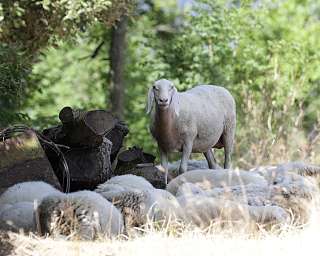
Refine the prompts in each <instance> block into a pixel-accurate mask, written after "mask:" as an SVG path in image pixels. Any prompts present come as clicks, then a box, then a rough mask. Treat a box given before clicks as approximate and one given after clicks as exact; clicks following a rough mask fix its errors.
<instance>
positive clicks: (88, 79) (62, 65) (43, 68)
mask: <svg viewBox="0 0 320 256" xmlns="http://www.w3.org/2000/svg"><path fill="white" fill-rule="evenodd" d="M95 47H96V45H95V44H93V43H90V41H89V40H88V39H87V40H86V39H79V40H78V41H77V47H74V43H70V42H69V43H68V42H67V43H60V44H59V47H58V48H48V49H47V50H46V51H45V52H44V53H43V54H42V55H41V57H40V58H39V62H38V63H37V64H35V65H34V66H33V70H32V76H31V82H32V83H33V85H32V86H37V87H38V88H39V90H38V91H37V92H35V93H34V94H33V95H32V97H30V98H29V99H28V101H27V104H26V105H27V107H26V108H25V110H26V111H27V113H28V115H29V116H30V117H31V118H32V119H33V120H37V126H40V127H43V126H47V125H48V124H50V123H55V122H58V119H57V115H58V113H59V111H60V110H61V109H62V108H63V107H64V106H72V107H75V108H86V109H92V108H105V105H106V103H105V102H106V98H107V97H108V92H107V89H106V88H105V86H104V85H105V81H106V72H107V71H108V68H107V65H106V64H107V62H106V61H104V60H103V58H102V57H103V55H99V56H98V57H97V58H94V59H92V58H91V57H90V55H91V54H92V52H93V51H94V48H95ZM35 103H36V106H35ZM46 117H51V122H50V123H47V120H48V119H47V118H46Z"/></svg>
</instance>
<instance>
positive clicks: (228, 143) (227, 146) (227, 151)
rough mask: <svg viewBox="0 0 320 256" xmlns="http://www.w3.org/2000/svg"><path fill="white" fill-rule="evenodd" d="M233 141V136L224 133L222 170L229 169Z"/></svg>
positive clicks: (229, 133)
mask: <svg viewBox="0 0 320 256" xmlns="http://www.w3.org/2000/svg"><path fill="white" fill-rule="evenodd" d="M233 139H234V136H233V133H232V132H231V131H229V132H226V133H225V134H224V135H223V138H222V140H223V146H224V169H229V168H230V162H231V154H232V148H233Z"/></svg>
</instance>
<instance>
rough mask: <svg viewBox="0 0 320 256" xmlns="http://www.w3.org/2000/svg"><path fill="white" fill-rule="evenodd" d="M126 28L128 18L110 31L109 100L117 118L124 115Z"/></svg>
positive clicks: (122, 19)
mask: <svg viewBox="0 0 320 256" xmlns="http://www.w3.org/2000/svg"><path fill="white" fill-rule="evenodd" d="M127 27H128V17H127V16H122V17H121V19H120V20H119V21H118V22H117V23H116V25H115V26H114V27H113V28H112V30H111V45H110V53H109V55H110V88H111V92H110V99H111V104H112V106H111V109H112V111H113V113H115V114H116V115H117V116H118V117H119V118H122V117H123V114H124V95H125V84H124V65H125V50H126V32H127Z"/></svg>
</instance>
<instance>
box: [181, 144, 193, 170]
mask: <svg viewBox="0 0 320 256" xmlns="http://www.w3.org/2000/svg"><path fill="white" fill-rule="evenodd" d="M191 152H192V142H191V143H190V142H185V143H184V145H183V148H182V157H181V163H180V168H179V175H180V174H182V173H184V172H186V171H187V169H188V160H189V158H190V155H191Z"/></svg>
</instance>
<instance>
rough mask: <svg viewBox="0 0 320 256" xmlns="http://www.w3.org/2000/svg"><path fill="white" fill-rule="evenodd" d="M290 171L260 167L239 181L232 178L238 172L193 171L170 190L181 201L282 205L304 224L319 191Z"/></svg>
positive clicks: (242, 174)
mask: <svg viewBox="0 0 320 256" xmlns="http://www.w3.org/2000/svg"><path fill="white" fill-rule="evenodd" d="M289 170H292V169H284V168H283V167H281V168H276V167H272V168H271V167H268V168H257V169H255V170H253V171H251V172H244V171H242V172H239V173H238V175H239V177H238V179H234V178H232V177H230V175H234V174H235V173H236V172H229V173H230V175H225V176H224V175H222V174H223V171H221V173H220V174H221V175H215V172H219V171H212V170H198V171H190V172H188V173H186V174H185V175H180V176H179V177H177V178H176V179H174V180H172V181H171V182H170V183H169V184H168V190H169V191H171V192H172V193H174V194H176V196H177V197H179V201H180V202H181V201H182V202H184V201H185V200H186V199H187V198H189V197H190V196H191V197H192V196H199V195H201V196H207V197H210V198H214V199H221V200H231V201H234V202H238V203H240V204H243V205H248V206H255V207H262V206H273V205H274V206H279V207H282V208H283V209H285V210H287V211H288V212H290V213H291V214H292V217H293V221H295V222H296V223H298V224H299V223H305V222H306V221H307V220H308V218H309V215H310V206H311V202H312V200H313V199H314V198H315V196H316V195H317V194H318V188H317V185H316V184H315V182H313V181H312V180H310V179H309V178H306V177H303V176H301V175H298V174H296V173H295V172H296V171H297V170H295V172H291V171H289ZM309 173H310V172H309ZM257 175H258V176H260V178H259V179H257ZM251 176H252V177H251ZM260 179H262V180H263V181H259V180H260Z"/></svg>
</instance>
